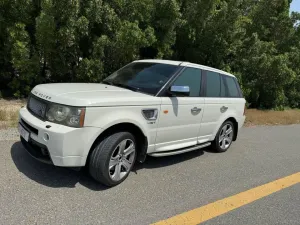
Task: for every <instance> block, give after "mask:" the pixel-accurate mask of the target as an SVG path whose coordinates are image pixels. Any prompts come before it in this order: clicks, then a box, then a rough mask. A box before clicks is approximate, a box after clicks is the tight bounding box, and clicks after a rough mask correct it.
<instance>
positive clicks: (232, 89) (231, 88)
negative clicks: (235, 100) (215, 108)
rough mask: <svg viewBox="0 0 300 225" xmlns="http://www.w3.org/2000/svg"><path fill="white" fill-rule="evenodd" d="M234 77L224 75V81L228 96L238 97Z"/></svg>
mask: <svg viewBox="0 0 300 225" xmlns="http://www.w3.org/2000/svg"><path fill="white" fill-rule="evenodd" d="M234 79H235V78H233V77H229V76H225V81H226V84H227V87H228V97H240V94H239V90H238V87H237V83H236V81H235V80H234Z"/></svg>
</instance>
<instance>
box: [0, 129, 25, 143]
mask: <svg viewBox="0 0 300 225" xmlns="http://www.w3.org/2000/svg"><path fill="white" fill-rule="evenodd" d="M19 139H20V135H19V132H18V129H17V128H8V129H5V130H0V141H15V140H19Z"/></svg>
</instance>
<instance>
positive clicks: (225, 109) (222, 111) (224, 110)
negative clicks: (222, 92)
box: [220, 106, 228, 113]
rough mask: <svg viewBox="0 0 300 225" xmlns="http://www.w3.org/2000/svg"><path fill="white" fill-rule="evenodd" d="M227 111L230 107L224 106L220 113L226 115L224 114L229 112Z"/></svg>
mask: <svg viewBox="0 0 300 225" xmlns="http://www.w3.org/2000/svg"><path fill="white" fill-rule="evenodd" d="M227 109H228V107H226V106H222V107H221V108H220V111H221V113H224V112H226V111H227Z"/></svg>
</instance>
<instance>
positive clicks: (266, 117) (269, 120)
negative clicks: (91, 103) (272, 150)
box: [0, 99, 300, 129]
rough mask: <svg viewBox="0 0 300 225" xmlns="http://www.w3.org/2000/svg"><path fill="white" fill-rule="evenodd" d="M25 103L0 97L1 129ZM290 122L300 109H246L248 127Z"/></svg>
mask: <svg viewBox="0 0 300 225" xmlns="http://www.w3.org/2000/svg"><path fill="white" fill-rule="evenodd" d="M24 105H26V99H22V100H4V99H0V129H7V128H9V127H16V125H17V121H18V112H19V110H20V108H21V107H22V106H24ZM288 124H300V109H288V110H284V111H274V110H257V109H248V110H246V122H245V126H246V127H250V126H258V125H288Z"/></svg>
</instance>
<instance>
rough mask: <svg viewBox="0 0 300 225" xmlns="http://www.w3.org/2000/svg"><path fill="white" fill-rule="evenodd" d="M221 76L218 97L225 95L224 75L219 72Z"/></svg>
mask: <svg viewBox="0 0 300 225" xmlns="http://www.w3.org/2000/svg"><path fill="white" fill-rule="evenodd" d="M220 77H221V95H220V97H226V86H225V82H224V76H223V75H221V74H220Z"/></svg>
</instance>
